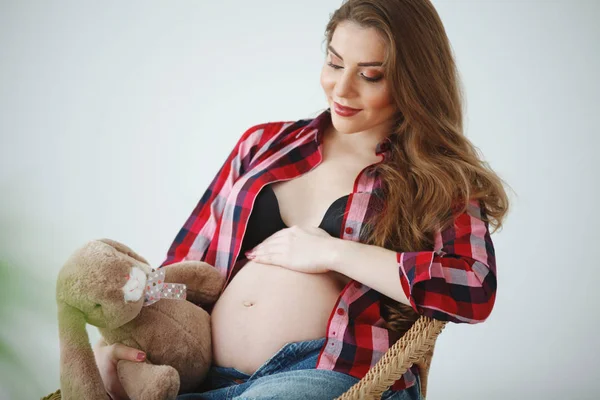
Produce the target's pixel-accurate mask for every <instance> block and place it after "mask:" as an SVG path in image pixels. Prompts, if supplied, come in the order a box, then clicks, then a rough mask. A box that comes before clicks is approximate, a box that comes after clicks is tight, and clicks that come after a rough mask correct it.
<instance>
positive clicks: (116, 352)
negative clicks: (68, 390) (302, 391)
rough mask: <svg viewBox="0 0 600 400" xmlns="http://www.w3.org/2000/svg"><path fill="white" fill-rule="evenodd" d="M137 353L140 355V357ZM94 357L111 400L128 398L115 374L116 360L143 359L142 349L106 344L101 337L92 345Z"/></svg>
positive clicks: (126, 399) (118, 344)
mask: <svg viewBox="0 0 600 400" xmlns="http://www.w3.org/2000/svg"><path fill="white" fill-rule="evenodd" d="M139 354H141V355H142V356H141V357H140V358H138V357H139ZM94 357H95V358H96V365H98V369H99V370H100V377H101V378H102V382H104V389H105V390H106V393H108V395H109V396H110V397H111V398H112V399H113V400H129V396H127V393H125V389H123V385H121V381H120V380H119V377H118V375H117V361H119V360H129V361H138V362H139V361H143V360H144V359H145V357H146V355H145V354H144V352H143V351H140V350H138V349H134V348H133V347H127V346H125V345H123V344H121V343H115V344H111V345H110V346H108V345H107V344H106V343H105V342H104V341H103V340H102V339H101V340H100V341H99V342H98V343H97V344H96V345H95V346H94Z"/></svg>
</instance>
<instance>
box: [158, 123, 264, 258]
mask: <svg viewBox="0 0 600 400" xmlns="http://www.w3.org/2000/svg"><path fill="white" fill-rule="evenodd" d="M269 128H270V126H269V124H268V123H267V124H260V125H255V126H252V127H251V128H249V129H248V130H246V131H245V132H244V133H243V134H242V136H241V137H240V138H239V139H238V141H237V143H236V145H235V147H234V148H233V150H232V151H231V153H230V154H229V156H228V157H227V159H226V160H225V162H224V163H223V165H222V166H221V168H220V169H219V171H218V172H217V175H216V176H215V177H214V178H213V180H212V182H211V183H210V185H209V187H208V189H207V190H206V191H205V192H204V195H203V196H202V197H201V198H200V201H199V202H198V204H197V205H196V207H195V208H194V210H193V211H192V213H191V215H190V216H189V217H188V218H187V221H186V222H185V224H184V225H183V227H182V228H181V229H180V230H179V233H178V234H177V236H176V237H175V239H174V240H173V243H172V244H171V246H170V247H169V250H168V252H167V257H166V259H165V260H164V261H163V263H162V264H161V265H160V266H159V267H158V268H162V267H164V266H167V265H170V264H173V263H176V262H180V261H183V260H199V261H204V260H205V257H206V250H207V249H208V246H209V244H210V242H211V240H212V238H213V236H214V233H215V230H216V227H217V223H218V221H219V220H220V218H221V216H222V215H223V210H224V208H225V203H226V200H227V198H228V197H229V194H230V192H231V188H232V187H233V185H234V183H235V182H236V181H237V180H238V178H239V177H240V176H242V175H243V174H244V173H245V172H246V171H247V170H248V169H249V166H250V163H251V162H252V159H253V158H254V156H255V155H256V154H257V152H258V149H259V148H260V146H261V144H263V143H262V142H263V140H261V139H262V138H263V133H264V132H265V130H269Z"/></svg>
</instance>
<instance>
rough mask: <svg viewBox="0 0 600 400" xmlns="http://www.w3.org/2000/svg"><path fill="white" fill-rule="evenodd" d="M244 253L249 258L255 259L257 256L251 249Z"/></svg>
mask: <svg viewBox="0 0 600 400" xmlns="http://www.w3.org/2000/svg"><path fill="white" fill-rule="evenodd" d="M244 254H246V258H248V259H253V258H254V257H256V255H255V254H254V253H252V252H251V251H247V252H246V253H244Z"/></svg>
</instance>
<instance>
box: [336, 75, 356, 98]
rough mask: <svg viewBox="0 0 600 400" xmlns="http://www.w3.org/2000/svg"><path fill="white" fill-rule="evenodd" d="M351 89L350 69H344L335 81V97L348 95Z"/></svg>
mask: <svg viewBox="0 0 600 400" xmlns="http://www.w3.org/2000/svg"><path fill="white" fill-rule="evenodd" d="M353 90H354V89H353V87H352V75H350V71H348V70H346V71H344V72H343V73H342V74H340V75H339V76H338V79H337V81H336V82H335V88H334V90H333V93H334V95H335V97H336V98H338V99H339V98H343V97H350V95H351V94H352V91H353Z"/></svg>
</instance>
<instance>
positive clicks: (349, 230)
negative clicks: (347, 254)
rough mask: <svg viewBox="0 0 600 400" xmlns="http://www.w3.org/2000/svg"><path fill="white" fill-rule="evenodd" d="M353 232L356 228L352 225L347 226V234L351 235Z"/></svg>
mask: <svg viewBox="0 0 600 400" xmlns="http://www.w3.org/2000/svg"><path fill="white" fill-rule="evenodd" d="M352 232H354V229H352V228H351V227H347V228H346V233H347V234H349V235H350V234H351V233H352Z"/></svg>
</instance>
